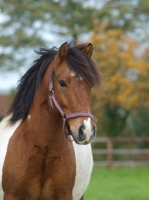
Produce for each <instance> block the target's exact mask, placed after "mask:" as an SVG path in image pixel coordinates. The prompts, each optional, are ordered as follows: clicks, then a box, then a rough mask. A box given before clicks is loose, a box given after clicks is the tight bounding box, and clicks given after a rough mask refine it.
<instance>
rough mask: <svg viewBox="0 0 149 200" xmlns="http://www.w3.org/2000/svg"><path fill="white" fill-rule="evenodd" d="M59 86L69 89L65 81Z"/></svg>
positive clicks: (60, 82)
mask: <svg viewBox="0 0 149 200" xmlns="http://www.w3.org/2000/svg"><path fill="white" fill-rule="evenodd" d="M59 84H60V86H61V87H67V84H66V83H65V81H63V80H60V81H59Z"/></svg>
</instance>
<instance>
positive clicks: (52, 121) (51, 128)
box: [26, 93, 64, 144]
mask: <svg viewBox="0 0 149 200" xmlns="http://www.w3.org/2000/svg"><path fill="white" fill-rule="evenodd" d="M40 95H41V96H40ZM38 97H40V98H38ZM26 123H27V124H28V127H29V129H28V131H29V132H30V133H29V134H34V136H33V137H34V138H35V140H36V142H37V143H38V142H39V143H40V142H41V143H44V144H46V143H49V142H51V141H52V142H54V143H56V142H58V141H60V140H62V139H63V138H64V133H63V122H62V117H61V116H60V115H59V114H58V113H55V111H54V110H52V108H51V107H50V105H49V103H48V100H47V98H46V97H45V98H44V95H43V94H40V93H39V95H37V96H35V99H34V101H33V105H32V108H31V110H30V112H29V115H28V117H27V119H26Z"/></svg>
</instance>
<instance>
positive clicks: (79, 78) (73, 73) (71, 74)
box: [70, 71, 83, 81]
mask: <svg viewBox="0 0 149 200" xmlns="http://www.w3.org/2000/svg"><path fill="white" fill-rule="evenodd" d="M70 76H72V77H74V76H76V73H75V72H73V71H71V72H70ZM77 80H78V81H82V80H83V78H82V77H81V76H78V77H77Z"/></svg>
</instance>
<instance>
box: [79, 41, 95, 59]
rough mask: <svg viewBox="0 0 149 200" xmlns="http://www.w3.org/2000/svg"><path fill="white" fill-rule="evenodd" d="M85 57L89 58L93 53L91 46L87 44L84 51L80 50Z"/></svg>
mask: <svg viewBox="0 0 149 200" xmlns="http://www.w3.org/2000/svg"><path fill="white" fill-rule="evenodd" d="M82 52H83V53H85V54H86V55H87V56H89V57H91V56H92V53H93V45H92V44H91V43H89V44H88V45H87V46H86V47H84V49H83V50H82Z"/></svg>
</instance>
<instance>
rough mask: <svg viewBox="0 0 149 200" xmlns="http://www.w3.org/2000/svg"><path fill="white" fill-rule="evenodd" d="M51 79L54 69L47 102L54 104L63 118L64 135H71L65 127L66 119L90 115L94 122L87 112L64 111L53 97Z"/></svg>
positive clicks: (51, 82) (94, 119) (92, 117)
mask: <svg viewBox="0 0 149 200" xmlns="http://www.w3.org/2000/svg"><path fill="white" fill-rule="evenodd" d="M53 81H54V70H53V71H52V74H51V77H50V80H49V103H50V105H51V107H52V108H53V104H54V105H55V106H56V108H57V109H58V110H59V112H60V114H61V116H62V118H63V130H64V133H65V134H66V136H68V135H71V134H70V133H69V132H68V130H67V128H66V121H67V120H69V119H73V118H77V117H90V118H91V119H92V120H93V121H94V123H96V121H97V120H96V118H95V117H94V116H93V115H92V114H91V113H89V112H85V111H81V112H74V113H65V112H64V111H63V109H62V108H61V106H60V105H59V103H58V101H57V100H56V98H55V95H54V85H53Z"/></svg>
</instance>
